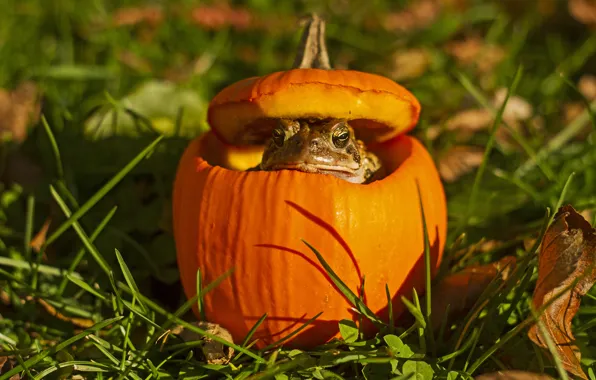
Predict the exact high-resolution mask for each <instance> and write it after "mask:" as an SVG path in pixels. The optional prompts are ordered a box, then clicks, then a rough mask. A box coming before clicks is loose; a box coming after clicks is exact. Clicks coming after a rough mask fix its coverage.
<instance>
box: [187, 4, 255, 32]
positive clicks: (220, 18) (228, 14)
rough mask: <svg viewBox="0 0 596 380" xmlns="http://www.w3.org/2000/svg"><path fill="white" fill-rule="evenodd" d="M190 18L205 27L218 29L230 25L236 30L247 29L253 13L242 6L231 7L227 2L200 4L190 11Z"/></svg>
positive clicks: (250, 24)
mask: <svg viewBox="0 0 596 380" xmlns="http://www.w3.org/2000/svg"><path fill="white" fill-rule="evenodd" d="M190 17H191V20H192V21H193V22H194V23H195V24H196V25H199V26H201V27H202V28H205V29H210V30H219V29H222V28H225V27H228V26H231V27H233V28H235V29H238V30H244V29H248V28H250V27H251V26H252V25H253V18H254V17H253V15H252V14H251V13H250V11H248V10H247V9H244V8H238V7H234V8H233V7H231V6H230V5H228V4H223V3H222V4H216V5H202V6H198V7H196V8H194V9H193V10H192V11H191V13H190Z"/></svg>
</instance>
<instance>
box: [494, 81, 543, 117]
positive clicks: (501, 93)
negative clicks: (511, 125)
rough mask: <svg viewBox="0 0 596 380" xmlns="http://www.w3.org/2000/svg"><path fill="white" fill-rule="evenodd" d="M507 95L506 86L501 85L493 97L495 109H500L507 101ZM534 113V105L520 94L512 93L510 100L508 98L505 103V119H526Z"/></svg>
mask: <svg viewBox="0 0 596 380" xmlns="http://www.w3.org/2000/svg"><path fill="white" fill-rule="evenodd" d="M506 97H507V89H506V88H504V87H501V88H500V89H498V90H497V91H495V94H494V96H493V99H492V103H493V107H494V108H495V109H499V108H500V107H501V106H502V105H503V102H504V101H505V98H506ZM533 113H534V109H533V108H532V105H531V104H530V103H528V101H527V100H525V99H524V98H522V97H520V96H517V95H512V96H510V97H509V100H507V104H506V105H505V109H504V110H503V119H504V120H505V121H517V120H526V119H529V118H530V117H532V114H533Z"/></svg>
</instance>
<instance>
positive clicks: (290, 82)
mask: <svg viewBox="0 0 596 380" xmlns="http://www.w3.org/2000/svg"><path fill="white" fill-rule="evenodd" d="M419 113H420V103H419V102H418V100H417V99H416V98H415V97H414V96H413V95H412V94H411V93H410V92H409V91H408V90H406V89H405V88H404V87H402V86H400V85H399V84H397V83H395V82H394V81H392V80H391V79H389V78H385V77H382V76H380V75H376V74H371V73H365V72H359V71H354V70H321V69H293V70H288V71H283V72H277V73H272V74H269V75H265V76H263V77H255V78H248V79H244V80H241V81H239V82H236V83H234V84H232V85H230V86H228V87H226V88H224V89H223V90H222V91H221V92H219V93H218V94H217V95H216V96H215V97H214V98H213V99H212V100H211V102H210V104H209V110H208V116H207V117H208V121H209V125H210V126H211V127H212V128H213V132H214V133H216V134H217V136H218V137H219V138H220V139H221V140H222V141H224V142H226V143H228V144H232V145H237V146H238V145H250V144H256V145H259V144H262V143H263V141H265V140H266V139H267V138H269V136H270V135H271V130H272V129H273V128H274V127H275V125H274V123H273V120H274V119H275V118H280V117H285V118H305V117H333V118H338V119H347V120H350V121H352V122H351V123H350V124H351V125H352V126H353V127H354V128H355V129H356V130H357V132H356V134H357V135H358V137H359V138H360V139H362V140H363V141H364V142H366V143H367V144H370V143H372V142H378V141H387V140H389V139H391V138H393V137H395V136H397V135H398V134H403V133H404V132H406V131H408V130H410V129H412V128H413V127H414V126H415V125H416V122H417V121H418V116H419ZM268 121H271V122H268Z"/></svg>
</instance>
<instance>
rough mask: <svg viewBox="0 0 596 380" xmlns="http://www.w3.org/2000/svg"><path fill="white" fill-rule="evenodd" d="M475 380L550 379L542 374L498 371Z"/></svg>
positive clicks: (477, 377)
mask: <svg viewBox="0 0 596 380" xmlns="http://www.w3.org/2000/svg"><path fill="white" fill-rule="evenodd" d="M474 379H475V380H549V379H552V377H550V376H548V375H547V374H544V373H534V372H528V371H514V370H511V371H498V372H491V373H485V374H482V375H479V376H476V377H475V378H474Z"/></svg>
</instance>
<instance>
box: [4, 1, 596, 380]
mask: <svg viewBox="0 0 596 380" xmlns="http://www.w3.org/2000/svg"><path fill="white" fill-rule="evenodd" d="M5 3H6V4H5V5H3V9H4V10H5V11H4V10H3V12H0V57H1V58H2V59H0V87H3V88H14V87H16V86H17V85H18V84H19V83H21V82H23V81H25V80H30V81H33V82H35V83H36V84H37V85H38V86H39V87H40V89H41V90H42V92H43V94H44V102H43V107H42V113H43V117H42V119H41V120H40V122H39V123H36V124H37V125H34V126H33V127H32V128H31V129H30V130H29V131H28V136H27V139H26V140H25V141H24V142H22V143H17V142H15V141H5V142H4V143H3V144H2V150H1V151H0V153H1V154H0V157H1V159H2V161H1V167H2V169H3V170H2V171H1V173H2V188H1V192H0V315H1V318H0V363H2V358H3V357H7V358H9V361H10V362H11V363H12V364H11V365H12V367H10V366H7V365H5V366H4V368H5V370H4V372H3V373H1V374H0V380H1V379H8V378H9V377H10V376H12V375H14V374H17V373H21V374H23V373H24V374H25V375H26V376H27V377H28V378H44V377H48V378H58V377H69V376H73V375H82V376H84V377H86V378H133V379H150V378H197V379H198V378H228V379H249V378H250V379H265V378H275V379H278V380H279V379H296V378H317V379H324V378H329V379H351V378H366V379H389V378H395V379H406V378H413V379H430V378H444V379H456V378H464V379H467V378H471V377H473V376H477V375H478V374H481V373H485V372H490V371H494V370H499V369H511V368H516V369H525V370H530V371H537V372H547V373H549V374H550V375H552V376H553V377H561V378H564V374H563V373H562V372H561V368H560V362H559V361H558V360H555V361H553V360H551V359H549V356H548V354H545V352H544V351H540V350H538V349H537V348H536V347H535V346H533V345H532V343H531V342H530V341H529V339H528V338H527V337H526V331H527V326H528V324H529V323H530V321H531V316H532V313H533V311H532V310H531V294H532V291H533V287H534V285H535V281H536V277H537V260H536V255H535V252H536V250H537V248H538V246H537V244H536V243H535V244H533V246H532V247H529V244H528V239H536V238H540V236H541V235H542V234H543V233H544V231H545V228H546V223H547V222H548V221H549V220H551V215H553V214H554V212H556V209H557V208H558V206H559V205H561V204H565V203H571V204H572V205H573V206H574V207H575V208H576V209H577V210H579V211H582V212H587V213H589V212H591V213H592V214H591V220H590V221H591V222H592V224H596V195H595V194H596V170H595V169H592V168H593V167H596V148H595V146H594V145H595V144H596V133H595V132H594V128H595V127H596V126H595V125H593V120H594V116H593V109H594V100H589V99H587V98H586V97H585V96H584V95H581V94H580V93H579V92H578V81H579V79H580V78H581V77H582V76H583V75H585V74H594V73H593V72H592V71H591V70H593V69H591V68H592V67H596V66H595V61H596V56H595V55H596V43H595V41H596V40H595V39H594V37H593V34H591V33H590V30H589V29H588V28H587V27H586V26H585V25H583V24H581V23H579V22H578V21H576V20H574V19H573V18H572V17H571V16H570V15H569V14H568V12H567V7H566V3H564V2H558V1H553V2H551V3H549V4H551V5H552V6H553V7H554V8H553V9H554V10H553V11H550V12H549V11H548V9H546V8H545V9H543V8H540V9H538V10H537V8H536V7H534V6H529V5H526V6H525V5H524V4H526V3H524V2H500V1H497V0H494V1H493V0H485V1H480V0H468V1H466V2H462V4H463V3H465V5H462V6H461V7H460V8H457V7H455V8H447V9H444V10H443V11H441V12H439V13H437V14H436V15H434V16H432V15H430V16H429V15H428V14H427V16H428V17H431V18H432V17H434V19H432V20H430V21H424V20H425V19H424V18H420V19H419V20H418V19H416V20H418V21H416V22H418V25H413V26H412V25H409V24H408V25H409V26H408V25H406V24H407V23H404V21H403V18H402V19H399V18H392V17H393V16H394V15H395V14H397V13H398V12H400V11H401V10H403V9H404V7H407V6H410V4H411V3H413V2H411V1H405V0H402V1H396V2H393V1H389V0H386V1H385V0H380V1H374V2H368V3H365V2H333V1H326V2H301V3H298V2H296V3H291V2H275V1H272V0H261V1H247V2H244V3H241V2H235V3H237V4H238V5H237V6H238V7H241V8H243V9H246V10H247V12H249V13H250V15H252V17H253V18H252V20H257V21H252V24H250V25H248V26H247V27H246V28H245V27H243V24H242V23H243V21H242V20H243V19H242V17H240V18H238V17H237V18H233V17H232V16H229V15H228V16H226V17H227V20H228V21H229V22H230V23H232V24H231V25H224V26H216V27H214V28H210V27H208V26H207V25H206V23H205V22H203V23H202V24H201V23H199V22H197V21H193V20H192V19H191V18H190V17H188V16H187V15H189V14H190V11H189V10H190V9H191V8H192V7H196V6H197V3H196V2H192V1H188V0H175V1H171V2H169V3H168V5H167V6H166V5H164V10H165V12H166V14H167V17H165V20H167V22H166V21H163V22H161V23H159V22H155V21H151V20H152V19H150V18H149V19H146V20H145V21H142V22H138V23H136V24H129V25H125V24H123V19H124V17H123V16H122V14H120V16H118V13H117V12H118V9H119V8H121V7H123V6H129V7H133V8H135V7H136V8H137V9H143V8H144V9H146V7H147V6H148V4H149V2H144V1H139V0H128V1H125V2H116V1H110V0H104V1H94V2H76V1H74V0H61V1H55V2H47V1H42V0H26V1H23V0H6V1H5ZM531 3H532V2H527V4H531ZM545 3H548V2H545ZM312 10H315V11H319V12H323V13H324V14H325V15H326V17H327V19H328V27H327V33H328V44H329V50H330V55H331V60H332V64H334V65H336V66H345V65H348V66H349V67H350V68H353V69H358V70H363V71H370V72H375V73H379V74H383V75H388V76H391V77H393V78H399V80H398V81H399V82H400V83H403V84H404V85H405V86H406V87H407V88H409V89H411V91H412V92H413V93H414V94H415V95H416V96H417V97H418V99H419V100H420V102H421V104H422V106H423V111H422V117H421V120H420V123H419V125H418V127H417V128H416V129H415V130H414V131H413V134H414V135H416V136H417V137H419V138H420V139H421V140H422V141H424V142H425V144H426V145H427V148H428V149H429V151H430V152H432V154H433V157H434V158H435V159H436V160H437V162H440V161H441V160H442V159H443V158H444V157H445V155H447V154H449V151H450V149H451V148H452V147H454V146H460V145H471V146H475V147H479V148H482V149H483V152H484V153H483V158H482V163H481V165H480V166H479V167H478V168H475V169H474V170H471V171H469V172H467V173H464V174H462V175H461V176H460V178H458V179H457V180H456V181H454V182H446V183H445V190H446V194H447V199H448V211H449V231H448V232H449V236H448V241H447V245H446V246H447V248H446V251H445V256H444V257H445V259H444V262H443V265H442V267H441V270H440V272H439V276H444V275H446V274H448V273H450V272H454V271H456V270H458V269H461V268H462V267H465V266H466V265H470V264H474V263H480V264H482V263H488V262H493V261H496V260H498V259H500V258H502V257H504V256H505V255H514V256H516V257H517V259H518V266H517V267H516V268H515V270H514V271H513V272H512V273H511V274H510V276H509V279H508V281H506V282H505V283H502V284H499V283H497V282H494V283H491V284H490V285H489V286H488V287H487V288H486V289H485V290H484V292H483V294H482V296H481V297H480V299H479V300H478V301H477V302H476V304H475V305H474V306H473V307H472V308H471V309H470V310H467V313H466V314H465V315H464V316H463V317H462V318H459V319H458V320H456V321H455V322H454V323H453V324H448V325H445V326H443V327H442V331H443V332H445V334H443V333H441V334H433V332H432V329H431V326H430V323H429V320H430V316H431V314H432V313H435V312H437V311H435V310H431V308H430V301H429V299H428V298H422V297H419V296H418V295H417V294H416V293H414V294H413V296H412V297H411V298H409V299H405V298H404V302H406V304H407V307H408V310H409V311H410V313H411V314H412V318H411V319H412V321H413V322H409V323H407V324H403V323H396V324H394V323H393V321H391V322H389V321H384V320H380V319H379V318H378V317H376V316H375V315H374V313H373V312H372V311H371V310H370V309H368V307H367V306H366V305H365V304H364V303H363V302H362V300H361V299H360V296H359V295H358V294H356V293H353V290H350V289H349V288H348V287H347V286H346V285H345V283H343V281H342V279H340V278H338V277H337V276H335V275H334V272H333V268H331V267H329V266H328V265H327V264H326V263H325V260H324V257H325V252H320V253H319V252H318V251H317V247H310V248H311V249H312V250H313V252H314V253H315V255H316V257H317V259H318V260H319V261H320V262H321V264H322V266H323V267H324V268H325V270H326V271H327V272H328V273H329V275H330V278H331V279H332V280H333V282H334V283H335V284H336V285H337V287H338V288H339V289H341V290H342V291H343V292H344V293H345V296H346V298H347V299H349V300H350V302H351V303H352V304H353V307H354V309H355V310H357V311H358V312H359V313H360V314H361V316H362V318H370V319H372V320H374V322H375V323H376V324H377V325H378V326H380V328H381V332H380V333H379V334H378V335H377V336H374V337H368V338H364V337H362V336H361V334H360V331H359V330H358V328H357V327H356V326H355V325H354V324H353V323H352V322H351V321H342V322H341V323H340V330H341V333H342V337H343V339H342V340H338V341H333V342H330V343H328V344H326V345H324V346H321V347H318V348H316V349H312V350H307V351H301V350H290V349H284V348H280V346H279V345H272V347H269V348H268V349H266V350H257V349H255V348H254V347H252V346H251V340H250V336H249V337H246V338H245V339H243V338H244V337H242V338H238V342H236V345H234V347H233V348H234V349H235V356H234V357H233V359H232V361H231V363H230V364H228V365H215V364H206V363H205V362H204V361H203V360H202V358H201V356H200V354H199V352H198V351H195V349H194V348H195V346H196V343H192V342H185V341H182V340H181V339H180V337H179V336H178V335H177V334H175V333H173V332H172V329H173V328H174V327H175V326H177V325H182V326H185V327H187V328H188V329H190V330H192V331H194V332H195V333H198V334H200V335H206V334H207V335H209V333H208V332H206V331H205V330H203V329H201V328H198V327H196V326H194V325H191V324H190V323H189V322H191V321H193V320H194V317H193V316H192V314H191V313H190V312H189V310H190V308H191V307H192V306H193V305H195V304H201V297H202V295H204V294H205V293H206V292H209V291H210V290H211V289H213V287H214V286H217V284H218V283H219V282H220V281H221V280H222V279H223V278H225V277H226V276H229V275H230V274H231V271H230V272H228V273H225V274H222V277H220V278H219V279H218V280H216V281H215V282H214V283H211V284H207V283H204V282H203V281H199V284H200V285H199V286H200V287H201V289H200V291H199V292H198V293H199V296H198V297H196V298H195V299H191V300H187V299H186V298H185V297H184V295H183V293H182V291H181V287H180V282H179V278H178V270H177V268H176V262H175V248H174V243H173V239H172V237H171V231H170V226H169V219H168V218H169V214H168V213H169V211H168V210H169V204H170V200H171V186H172V181H173V177H174V173H175V169H176V165H177V162H178V159H179V158H180V155H181V154H182V151H183V149H184V148H185V146H186V144H187V143H188V141H189V139H190V138H191V137H192V136H195V135H198V134H199V133H201V132H202V131H204V130H205V129H206V128H207V125H206V121H205V110H206V105H207V103H208V101H209V99H210V98H211V97H212V96H213V95H214V94H215V93H217V91H219V90H220V89H221V88H223V86H225V85H227V84H229V83H232V82H234V81H237V80H240V79H242V78H246V77H249V76H254V75H261V74H265V73H269V72H272V71H277V70H283V69H286V68H287V67H289V66H290V65H291V62H292V60H293V49H294V47H295V46H296V45H297V43H298V39H299V32H298V31H297V30H296V16H297V15H302V14H304V13H305V12H307V11H312ZM145 15H147V13H145ZM147 17H150V16H147ZM239 19H240V21H238V20H239ZM396 19H397V20H402V21H399V22H398V21H394V22H393V29H391V28H390V27H388V26H387V25H389V24H391V20H396ZM412 19H415V17H414V16H411V15H410V17H409V20H412ZM118 21H119V22H120V23H118ZM234 23H236V25H234ZM400 28H406V29H407V30H406V29H404V30H402V29H400ZM470 36H471V37H472V38H477V39H478V41H479V42H480V44H482V45H483V46H482V48H481V49H480V51H481V53H479V54H484V55H481V56H480V57H478V58H476V59H473V60H470V61H462V60H458V59H456V58H455V57H454V56H453V54H450V53H449V52H448V51H449V48H448V46H449V44H450V43H453V42H454V41H459V40H462V39H464V38H466V37H470ZM489 45H494V46H498V47H499V49H501V51H502V52H503V55H502V57H501V59H500V60H499V61H498V62H497V63H494V64H490V59H491V56H490V46H489ZM404 52H418V53H420V52H422V54H423V57H425V58H424V59H423V60H422V61H423V62H422V63H420V62H419V61H416V59H414V57H415V55H411V56H409V58H407V59H405V60H401V61H400V60H399V59H397V58H396V56H395V53H402V54H403V53H404ZM418 57H420V55H418ZM396 62H402V63H401V64H400V66H396ZM416 62H418V63H416ZM483 65H488V67H486V66H483ZM521 67H523V75H522V71H521V69H519V68H521ZM404 73H406V74H404ZM408 73H409V74H408ZM412 73H413V74H412ZM163 78H168V79H170V80H171V81H173V83H174V85H173V86H172V85H171V84H164V82H161V79H163ZM499 88H506V89H509V93H508V95H507V97H508V99H509V101H510V102H511V101H513V99H512V98H513V96H518V97H521V98H523V99H525V100H526V101H527V102H528V103H529V104H531V105H532V107H533V115H532V116H533V117H536V118H540V122H539V124H540V125H541V127H540V128H537V127H535V126H534V124H533V123H532V122H531V121H529V120H525V121H522V122H512V121H511V120H510V119H508V118H506V117H505V116H506V115H505V112H504V111H505V106H504V105H503V106H501V107H499V105H498V104H497V105H495V104H494V103H493V102H492V98H493V96H494V93H495V92H496V90H497V89H499ZM164 98H166V99H168V100H170V101H168V102H164V101H163V99H164ZM590 102H591V103H590ZM571 104H580V105H582V106H583V107H584V108H583V111H581V112H580V113H579V114H578V115H577V116H576V117H574V118H570V119H566V118H565V112H566V110H567V109H568V108H569V107H570V105H571ZM588 104H591V106H592V112H590V109H588V108H586V106H587V105H588ZM0 108H1V107H0ZM469 108H480V109H487V110H488V112H490V113H491V114H492V115H494V116H495V119H496V120H502V121H503V123H499V122H494V123H493V124H492V126H490V125H489V126H487V128H485V129H483V130H480V131H476V132H474V133H473V134H472V135H471V137H465V138H464V137H462V133H461V130H448V129H447V128H445V122H446V120H447V119H448V118H449V117H451V116H453V115H456V114H458V113H459V112H460V111H461V110H464V109H469ZM0 122H1V121H0ZM432 126H438V127H439V128H440V130H441V133H440V134H439V136H438V137H436V138H432V139H431V138H429V137H428V134H427V132H428V131H429V130H430V127H432ZM503 136H505V137H503ZM508 141H509V142H510V143H507V142H508ZM23 157H26V159H23ZM28 162H32V163H33V164H34V165H35V166H36V167H37V168H39V171H33V172H31V173H33V174H28V175H27V176H26V178H25V179H26V180H25V181H17V180H15V178H16V177H15V175H14V170H12V172H11V171H10V170H9V169H11V168H13V166H14V165H17V166H14V167H16V168H19V170H24V169H23V168H24V167H26V166H22V165H26V164H27V163H28ZM18 165H21V166H18ZM10 173H12V174H10ZM11 176H12V177H11ZM17 177H18V176H17ZM547 210H550V213H549V212H547ZM545 212H546V214H545ZM48 218H50V220H51V224H50V226H51V228H50V231H49V234H48V236H47V239H46V240H45V244H43V245H42V246H41V250H40V251H37V250H35V249H32V248H31V245H30V243H31V241H32V239H33V237H34V236H35V234H36V233H37V232H38V231H39V230H40V229H41V227H42V225H43V223H44V222H45V221H46V220H47V219H48ZM421 228H422V226H421ZM483 239H484V240H483ZM483 241H494V242H497V243H496V244H495V245H493V247H492V248H486V246H485V247H484V248H483V245H482V244H481V243H482V242H483ZM524 242H525V243H524ZM305 243H306V244H307V245H308V243H307V242H305ZM426 247H427V249H426V251H428V242H426ZM427 266H428V263H427ZM231 270H233V268H231ZM427 272H428V270H427ZM367 280H368V281H371V280H372V279H367ZM430 280H431V279H430V277H429V278H428V279H427V285H426V287H427V288H429V289H430V287H429V284H430ZM387 291H388V294H389V292H390V291H391V289H388V290H387ZM419 291H421V292H422V291H424V289H419ZM427 294H428V293H427ZM44 305H45V306H44ZM48 305H49V306H48ZM594 310H596V290H594V289H593V290H591V291H590V292H589V293H588V295H587V296H586V297H584V299H583V300H582V306H581V308H580V311H579V313H578V315H577V317H576V318H575V319H574V321H573V326H574V331H575V332H576V338H577V344H578V346H579V347H580V348H581V352H582V365H583V367H584V371H585V372H586V373H588V374H589V376H590V378H592V379H593V378H594V371H596V368H595V366H596V364H595V363H596V342H595V341H594V339H593V338H591V337H590V336H591V331H590V330H592V329H593V328H594V326H596V313H595V312H594ZM389 312H390V314H391V313H392V311H391V310H390V311H389ZM265 318H267V316H266V315H264V316H263V317H262V319H261V320H259V321H258V322H257V323H256V325H255V328H256V326H258V325H259V324H260V323H261V322H262V321H263V320H264V319H265ZM313 319H314V318H313ZM211 337H213V336H211ZM213 338H214V339H216V340H220V341H221V338H218V337H213ZM286 339H287V337H286ZM221 342H222V343H225V344H228V343H226V342H225V341H221ZM239 342H240V343H239ZM279 343H281V342H279Z"/></svg>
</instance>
